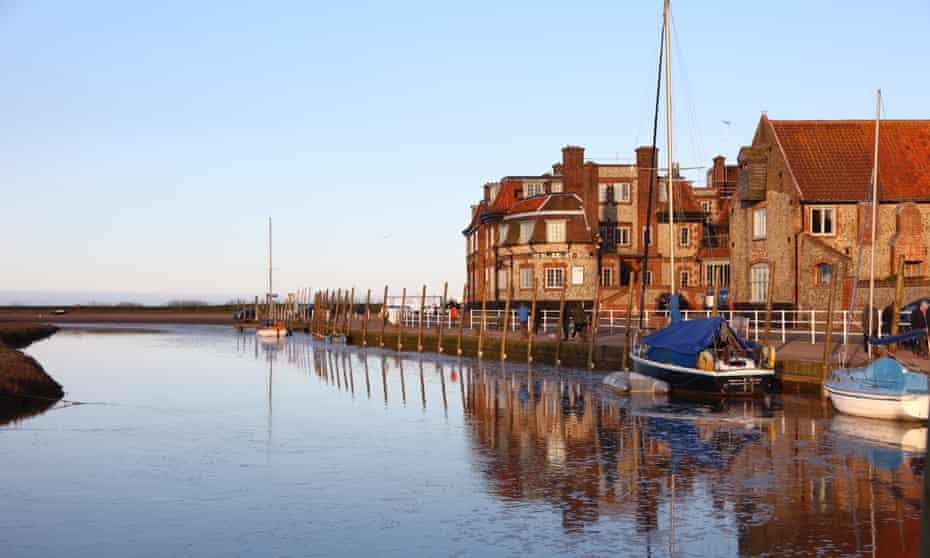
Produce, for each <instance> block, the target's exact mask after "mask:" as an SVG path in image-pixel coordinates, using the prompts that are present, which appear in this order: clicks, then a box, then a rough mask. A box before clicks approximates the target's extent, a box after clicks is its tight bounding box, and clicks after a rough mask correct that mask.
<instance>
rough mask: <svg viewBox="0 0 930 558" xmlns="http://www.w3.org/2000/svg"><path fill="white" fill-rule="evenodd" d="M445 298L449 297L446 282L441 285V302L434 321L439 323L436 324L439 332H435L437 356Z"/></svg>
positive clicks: (440, 346)
mask: <svg viewBox="0 0 930 558" xmlns="http://www.w3.org/2000/svg"><path fill="white" fill-rule="evenodd" d="M447 296H449V282H448V281H446V282H445V283H443V285H442V300H441V301H439V313H438V314H437V317H436V321H437V322H439V323H438V324H437V325H438V329H439V331H437V332H436V336H437V337H438V339H437V340H436V352H438V353H439V354H442V316H443V314H444V313H445V310H446V297H447Z"/></svg>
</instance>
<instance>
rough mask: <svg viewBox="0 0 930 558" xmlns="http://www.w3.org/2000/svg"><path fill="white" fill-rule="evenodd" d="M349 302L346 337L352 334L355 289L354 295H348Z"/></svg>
mask: <svg viewBox="0 0 930 558" xmlns="http://www.w3.org/2000/svg"><path fill="white" fill-rule="evenodd" d="M346 296H348V297H349V300H348V301H347V304H346V337H348V336H349V333H351V332H352V315H353V314H355V287H352V294H347V295H346Z"/></svg>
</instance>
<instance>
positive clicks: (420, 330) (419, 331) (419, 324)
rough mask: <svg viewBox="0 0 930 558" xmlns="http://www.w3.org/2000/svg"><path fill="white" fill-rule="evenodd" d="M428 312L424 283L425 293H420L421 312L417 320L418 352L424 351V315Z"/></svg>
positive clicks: (424, 289) (424, 290) (424, 291)
mask: <svg viewBox="0 0 930 558" xmlns="http://www.w3.org/2000/svg"><path fill="white" fill-rule="evenodd" d="M425 313H426V285H423V293H422V294H421V295H420V313H419V318H420V319H419V320H418V321H417V352H418V353H422V352H423V315H424V314H425Z"/></svg>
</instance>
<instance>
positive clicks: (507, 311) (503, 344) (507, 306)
mask: <svg viewBox="0 0 930 558" xmlns="http://www.w3.org/2000/svg"><path fill="white" fill-rule="evenodd" d="M506 275H507V286H506V289H507V292H506V296H505V301H504V331H503V332H501V360H507V332H508V330H509V329H510V292H511V290H513V289H511V288H510V273H506Z"/></svg>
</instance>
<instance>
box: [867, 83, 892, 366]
mask: <svg viewBox="0 0 930 558" xmlns="http://www.w3.org/2000/svg"><path fill="white" fill-rule="evenodd" d="M881 111H882V90H881V89H879V90H878V93H877V94H876V96H875V154H874V157H875V158H874V159H873V160H872V249H871V250H869V269H870V271H869V312H871V313H872V315H871V316H869V321H868V324H869V326H870V327H869V329H874V327H871V326H872V321H873V320H874V319H875V247H876V246H875V232H876V229H877V228H878V226H877V225H878V127H879V122H881V116H882V113H881ZM892 319H897V317H895V316H892ZM871 333H872V332H871V331H870V332H869V334H870V335H871ZM868 348H869V357H871V356H872V345H871V343H869V344H868Z"/></svg>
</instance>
